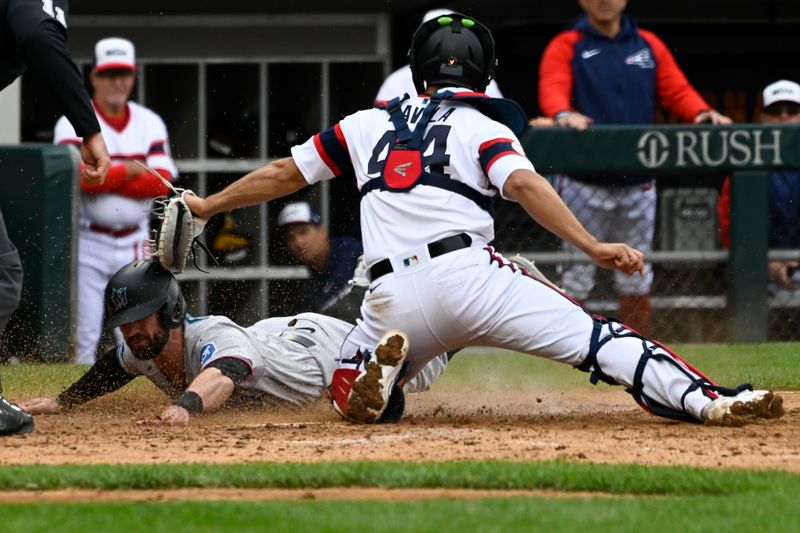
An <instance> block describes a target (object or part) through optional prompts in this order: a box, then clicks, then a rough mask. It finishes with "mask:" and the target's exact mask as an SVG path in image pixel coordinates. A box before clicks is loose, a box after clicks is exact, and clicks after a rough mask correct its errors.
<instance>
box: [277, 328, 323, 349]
mask: <svg viewBox="0 0 800 533" xmlns="http://www.w3.org/2000/svg"><path fill="white" fill-rule="evenodd" d="M278 337H282V338H284V339H286V340H287V341H292V342H296V343H297V344H300V345H302V346H305V347H306V348H313V347H314V346H316V345H317V343H316V342H314V341H312V340H311V339H309V338H308V337H306V336H304V335H298V334H297V333H292V332H291V331H284V332H282V333H281V334H280V335H278Z"/></svg>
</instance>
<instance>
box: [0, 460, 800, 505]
mask: <svg viewBox="0 0 800 533" xmlns="http://www.w3.org/2000/svg"><path fill="white" fill-rule="evenodd" d="M190 487H207V488H208V487H213V488H232V487H236V488H266V487H269V488H321V487H390V488H410V487H416V488H471V489H549V490H558V491H567V492H576V491H588V492H598V493H610V494H618V495H624V494H627V495H642V494H647V495H670V496H691V495H694V496H699V495H716V496H721V495H731V494H763V493H767V492H770V493H772V494H774V495H779V494H781V495H782V494H798V493H800V476H797V475H795V474H790V473H786V472H755V471H747V470H714V469H702V468H690V467H652V466H642V465H621V466H615V465H596V464H582V463H571V462H564V461H543V462H529V463H517V462H509V461H449V462H434V463H412V464H405V463H400V462H372V461H365V462H330V463H314V464H304V463H285V464H280V463H277V464H276V463H250V464H160V465H136V464H132V465H131V464H126V465H79V466H76V465H24V466H6V467H3V468H0V490H55V489H65V488H81V489H99V490H119V489H174V488H190Z"/></svg>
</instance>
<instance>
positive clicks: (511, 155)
mask: <svg viewBox="0 0 800 533" xmlns="http://www.w3.org/2000/svg"><path fill="white" fill-rule="evenodd" d="M447 90H449V91H452V92H462V91H465V90H464V89H459V88H449V89H447ZM466 92H469V91H466ZM427 103H428V99H427V98H422V97H418V96H415V97H412V98H410V99H409V100H406V101H405V102H403V104H402V108H403V110H404V113H405V114H406V117H407V122H408V124H409V128H410V129H412V130H413V129H414V127H415V124H416V123H417V121H418V120H419V118H420V116H421V115H422V110H423V109H425V106H426V105H427ZM393 139H394V127H393V125H392V122H391V121H390V119H389V114H388V113H387V112H386V111H385V110H382V109H369V110H365V111H359V112H358V113H355V114H353V115H350V116H348V117H345V118H344V119H343V120H342V121H341V122H339V123H338V124H336V125H335V126H334V127H333V128H330V129H328V130H326V131H324V132H322V133H319V134H317V135H315V136H314V137H312V138H311V139H309V140H308V141H306V142H305V143H304V144H302V145H298V146H295V147H293V148H292V156H293V157H294V161H295V163H296V164H297V166H298V168H299V169H300V171H301V172H302V174H303V176H304V177H305V179H306V181H308V182H309V183H316V182H318V181H322V180H327V179H331V178H334V177H336V176H340V175H352V174H355V178H356V184H357V186H358V188H359V189H361V188H362V187H363V186H364V184H365V183H367V181H368V180H370V179H375V178H379V177H380V175H381V170H382V168H383V165H384V163H385V160H386V157H387V154H388V148H389V143H390V142H392V141H393ZM420 151H421V153H422V164H423V166H424V167H425V168H426V169H434V171H435V172H437V173H444V174H446V175H448V176H449V177H450V179H453V180H457V181H460V182H462V183H463V184H466V185H468V186H469V187H471V188H472V189H474V190H476V191H478V192H479V193H480V194H482V195H484V196H494V195H495V194H496V193H497V191H502V190H503V185H504V184H505V182H506V180H507V179H508V177H509V176H510V175H511V173H512V172H513V171H515V170H517V169H529V170H533V165H532V164H531V162H530V161H528V159H527V158H526V157H525V155H524V151H523V149H522V146H521V145H520V144H519V141H518V140H517V138H516V136H515V135H514V134H513V133H512V132H511V130H510V129H509V128H508V127H506V126H504V125H503V124H500V123H499V122H496V121H494V120H492V119H490V118H488V117H486V116H485V115H483V114H481V113H480V112H479V111H477V110H476V109H474V108H473V107H472V106H470V105H468V104H466V103H462V102H454V101H444V102H442V103H441V104H440V105H439V109H438V110H437V111H436V112H435V113H434V115H433V118H432V120H431V121H430V123H429V124H428V127H427V130H426V134H425V139H424V140H423V142H422V145H421V148H420ZM460 232H465V233H467V234H469V235H470V236H471V237H472V239H473V242H474V243H475V244H474V245H475V246H478V245H483V244H486V243H488V242H490V241H492V240H493V239H494V223H493V219H492V216H491V215H490V214H489V213H488V212H487V211H485V210H484V209H482V208H481V207H479V206H478V205H477V204H476V203H475V202H473V201H472V200H470V199H468V198H467V197H465V196H462V195H460V194H457V193H454V192H450V191H447V190H444V189H441V188H437V187H433V186H428V185H417V186H416V187H414V188H413V189H412V190H411V191H410V192H409V193H396V192H388V191H380V190H374V191H371V192H369V193H367V194H366V195H365V196H364V197H363V198H362V201H361V236H362V241H363V243H364V259H365V261H366V262H367V265H372V264H374V263H375V262H377V261H379V260H381V259H383V258H385V257H390V256H393V255H395V254H397V253H399V252H403V251H405V250H411V249H413V248H414V247H418V246H420V245H421V244H424V243H428V242H433V241H436V240H439V239H442V238H444V237H448V236H450V235H454V234H456V233H460Z"/></svg>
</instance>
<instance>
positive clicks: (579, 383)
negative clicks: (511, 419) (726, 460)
mask: <svg viewBox="0 0 800 533" xmlns="http://www.w3.org/2000/svg"><path fill="white" fill-rule="evenodd" d="M675 350H676V352H677V353H679V354H681V355H683V356H684V357H685V358H686V359H687V360H688V361H690V362H691V363H692V364H693V365H694V366H696V367H697V368H698V369H699V370H701V371H702V372H704V373H705V374H706V375H708V376H709V377H710V378H711V379H713V380H715V381H717V382H719V383H721V384H725V385H734V384H738V383H740V382H744V381H752V382H753V383H754V384H755V385H756V386H758V387H764V388H775V389H786V390H797V389H800V365H798V355H797V354H798V352H800V345H798V344H769V345H766V344H762V345H733V346H723V345H687V346H677V347H675ZM85 370H86V367H81V366H77V365H63V364H61V365H54V364H50V365H16V366H9V367H4V368H3V369H2V373H3V378H4V384H5V386H6V392H5V395H6V396H7V397H10V398H29V397H33V396H42V395H52V394H55V393H57V392H59V391H61V390H63V389H64V387H66V386H67V385H69V384H70V383H71V382H72V381H74V380H75V379H76V378H77V377H79V376H80V375H81V374H82V373H83V372H85ZM587 386H589V385H588V384H587V375H586V374H584V373H581V372H578V371H576V370H574V369H572V368H570V367H568V366H565V365H558V364H555V363H552V362H550V361H547V360H543V359H539V358H536V357H529V356H524V355H519V354H512V353H507V352H488V353H486V352H485V353H474V352H465V353H462V354H460V355H458V356H457V357H456V358H455V359H454V360H453V362H452V364H451V366H450V368H449V369H448V371H447V372H446V373H445V375H444V376H443V377H442V378H441V379H440V380H439V382H437V383H436V384H435V386H434V388H435V389H436V390H440V391H453V392H455V393H459V392H463V391H473V390H486V389H505V390H508V389H527V388H537V389H539V388H565V387H587ZM127 388H128V389H132V390H134V391H136V390H141V391H149V392H153V393H154V394H161V393H160V392H158V391H156V390H155V389H154V388H153V386H152V385H151V384H150V383H149V382H148V381H147V380H144V379H137V380H135V381H134V382H133V383H132V384H131V385H128V387H127ZM21 445H24V443H22V442H21ZM698 445H701V444H700V443H698ZM343 486H347V487H386V488H414V487H418V488H475V489H544V490H552V491H561V492H566V493H578V492H580V493H581V494H580V495H577V494H576V496H575V497H570V496H567V497H558V498H553V497H548V496H547V495H544V496H541V497H539V496H537V497H515V498H507V499H502V498H484V499H479V500H446V499H439V500H432V501H412V502H396V501H380V502H375V501H369V502H364V501H311V500H304V501H292V502H242V501H224V502H223V501H217V502H191V501H190V502H163V503H128V502H119V503H73V504H35V505H22V504H9V505H0V531H3V532H17V531H19V532H26V533H27V532H34V531H42V532H50V531H59V532H72V531H80V532H83V531H104V532H105V531H109V532H112V531H126V532H128V531H148V532H149V531H171V532H172V531H175V532H178V531H222V530H224V531H237V532H241V531H265V530H269V531H312V530H318V531H353V530H364V531H397V530H404V531H437V532H438V531H537V530H541V531H559V532H560V531H570V532H572V531H588V532H592V533H597V532H598V531H614V532H618V531H637V532H640V531H642V530H643V529H646V530H647V531H648V533H651V532H660V531H720V530H733V531H800V514H799V513H797V512H796V506H797V503H796V502H797V495H798V494H800V476H797V475H794V474H790V473H787V472H753V471H742V470H712V469H698V468H688V467H646V466H641V465H622V466H614V465H593V464H583V463H570V462H561V461H552V462H537V463H511V462H503V461H483V462H476V461H455V462H447V463H427V464H404V463H379V462H351V463H322V464H272V463H270V464H247V465H243V464H242V465H235V464H234V465H204V464H186V465H174V464H161V465H92V466H86V465H82V466H75V465H59V466H48V465H29V466H6V467H0V490H55V489H69V488H84V489H94V490H101V491H106V490H123V489H170V488H192V487H194V488H202V487H213V488H297V489H304V488H306V489H307V488H316V487H343ZM585 494H588V495H589V496H586V495H585ZM593 494H594V495H596V496H595V497H592V496H591V495H593ZM355 497H357V496H354V498H355Z"/></svg>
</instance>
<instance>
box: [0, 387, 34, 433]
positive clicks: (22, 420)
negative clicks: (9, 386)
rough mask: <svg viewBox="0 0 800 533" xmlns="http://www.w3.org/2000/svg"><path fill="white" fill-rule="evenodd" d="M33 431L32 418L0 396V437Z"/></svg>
mask: <svg viewBox="0 0 800 533" xmlns="http://www.w3.org/2000/svg"><path fill="white" fill-rule="evenodd" d="M31 431H33V417H32V416H31V415H29V414H28V413H26V412H25V411H23V410H22V409H20V408H19V407H17V406H16V405H14V404H13V403H11V402H9V401H8V400H6V399H5V398H3V397H2V396H0V436H2V435H18V434H20V433H30V432H31Z"/></svg>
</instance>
